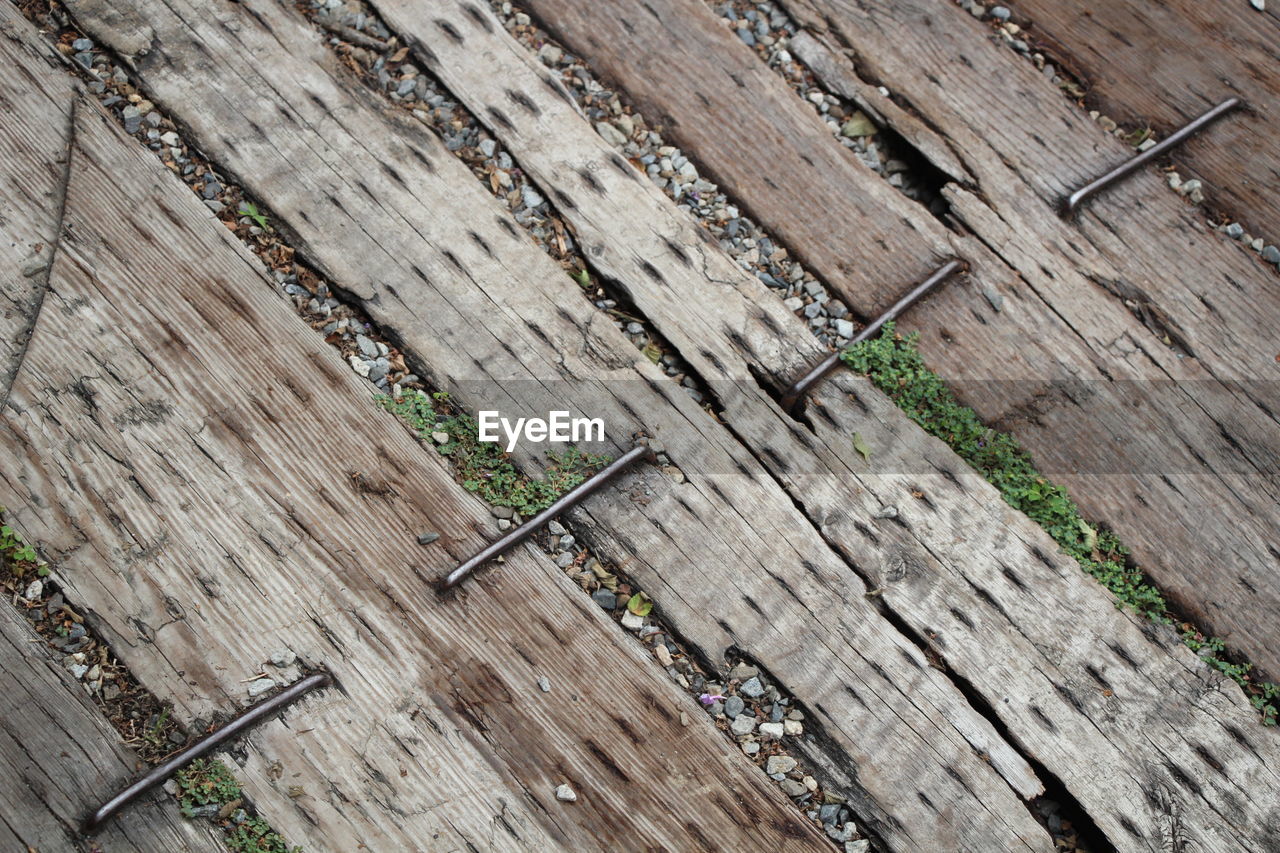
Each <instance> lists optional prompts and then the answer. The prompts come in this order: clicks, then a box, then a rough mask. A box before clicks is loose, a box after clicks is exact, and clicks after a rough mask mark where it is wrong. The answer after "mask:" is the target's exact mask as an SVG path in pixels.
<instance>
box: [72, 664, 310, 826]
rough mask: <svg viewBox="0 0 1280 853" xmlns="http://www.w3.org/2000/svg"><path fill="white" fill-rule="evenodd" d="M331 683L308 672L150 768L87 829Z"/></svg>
mask: <svg viewBox="0 0 1280 853" xmlns="http://www.w3.org/2000/svg"><path fill="white" fill-rule="evenodd" d="M328 683H329V673H327V672H317V673H315V674H314V675H308V676H307V677H306V678H302V679H299V680H297V681H295V682H294V683H293V684H290V685H289V686H288V687H286V688H285V689H284V690H282V691H280V692H279V693H277V694H276V695H275V696H272V697H271V698H270V699H267V700H265V701H263V702H259V703H258V704H257V705H254V706H253V707H251V708H249V709H248V710H247V711H245V712H244V713H243V714H241V715H240V716H238V717H236V718H235V719H234V720H232V721H231V722H229V723H227V724H226V725H225V726H223V727H221V728H220V729H218V730H217V731H214V732H210V733H209V734H207V735H205V736H204V737H202V738H200V740H198V741H196V742H195V743H193V744H192V745H191V746H189V747H187V748H186V749H184V750H182V752H179V753H178V754H177V755H175V756H173V757H172V758H168V759H166V760H165V761H163V762H162V763H160V764H157V765H156V766H155V767H153V768H151V770H150V771H148V772H147V775H145V776H143V777H142V778H141V779H139V780H138V781H137V782H134V783H133V784H132V785H130V786H129V787H127V788H125V789H124V790H123V791H121V792H120V793H118V794H116V795H115V796H114V797H112V798H111V799H109V800H107V801H106V802H105V803H103V804H102V806H100V807H99V808H98V810H97V811H95V812H94V813H93V814H92V815H90V816H89V818H88V819H87V820H85V822H84V831H85V832H86V833H88V834H93V833H95V832H97V831H98V830H99V829H101V828H102V825H103V824H104V823H106V821H107V820H108V819H110V818H111V817H112V816H113V815H115V814H116V813H117V812H119V811H120V810H121V809H123V808H124V807H125V806H127V805H129V803H131V802H132V801H133V800H135V799H137V798H138V797H140V796H141V795H142V794H144V793H146V792H147V791H149V790H151V789H152V788H154V787H155V786H157V785H162V784H164V782H165V781H166V780H168V778H169V777H170V776H172V775H173V774H175V773H177V772H178V771H179V770H181V769H182V768H183V767H184V766H185V765H187V764H189V763H190V762H192V761H195V760H196V759H197V758H201V757H203V756H205V755H208V754H209V753H210V752H213V751H214V750H215V749H217V748H218V747H219V746H221V745H222V744H223V743H226V742H227V741H229V740H231V739H232V738H235V737H239V736H240V735H241V734H243V733H245V732H246V731H248V730H249V729H251V728H253V727H254V726H256V725H257V724H258V723H260V722H262V721H263V720H265V719H266V718H267V717H270V716H271V715H273V714H275V713H276V712H277V711H281V710H283V709H284V708H285V707H287V706H289V705H292V704H293V703H294V702H297V701H298V700H299V699H301V698H302V696H303V695H304V694H306V693H309V692H310V691H312V690H315V689H316V688H317V687H321V686H323V685H326V684H328Z"/></svg>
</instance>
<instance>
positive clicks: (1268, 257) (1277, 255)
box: [1262, 246, 1280, 264]
mask: <svg viewBox="0 0 1280 853" xmlns="http://www.w3.org/2000/svg"><path fill="white" fill-rule="evenodd" d="M1262 259H1263V260H1264V261H1266V262H1267V263H1269V264H1280V249H1277V248H1276V247H1275V246H1267V247H1266V248H1264V249H1263V250H1262Z"/></svg>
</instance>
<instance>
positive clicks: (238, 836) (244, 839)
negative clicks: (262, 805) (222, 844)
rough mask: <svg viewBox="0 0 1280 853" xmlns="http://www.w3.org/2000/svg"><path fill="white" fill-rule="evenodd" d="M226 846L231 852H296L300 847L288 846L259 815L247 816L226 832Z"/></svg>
mask: <svg viewBox="0 0 1280 853" xmlns="http://www.w3.org/2000/svg"><path fill="white" fill-rule="evenodd" d="M226 841H227V848H228V849H230V850H232V851H233V853H296V851H299V850H301V849H302V848H301V847H290V846H289V845H288V844H287V843H286V842H285V840H284V838H283V837H282V836H281V835H280V833H278V832H276V831H275V830H274V829H272V828H271V825H270V824H268V823H267V822H266V821H265V820H263V819H262V818H260V817H247V818H245V819H244V821H243V822H242V823H240V824H237V825H236V826H235V828H234V829H232V830H231V831H230V832H229V833H228V834H227V838H226Z"/></svg>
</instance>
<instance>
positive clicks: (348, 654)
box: [0, 35, 826, 851]
mask: <svg viewBox="0 0 1280 853" xmlns="http://www.w3.org/2000/svg"><path fill="white" fill-rule="evenodd" d="M32 37H33V38H35V37H37V36H34V35H32ZM46 70H47V71H48V72H49V73H50V74H61V73H63V72H62V71H60V70H58V69H46ZM79 112H80V121H79V123H78V125H77V133H76V139H77V141H76V146H75V158H74V166H73V170H72V176H71V183H70V186H69V190H68V202H67V213H66V221H67V227H66V235H67V236H66V237H65V239H64V245H63V248H62V251H60V252H59V255H58V259H57V260H56V262H55V265H54V268H53V271H52V276H51V284H50V292H49V296H48V308H49V310H46V311H45V312H43V313H42V315H41V319H40V322H39V323H38V324H37V328H36V332H35V335H34V337H33V339H32V342H31V345H30V347H29V348H28V350H27V354H26V357H25V360H24V361H23V363H22V365H21V369H20V371H19V374H18V378H17V381H16V383H15V386H14V391H13V394H12V397H11V398H10V400H9V403H8V406H7V408H6V409H5V410H4V412H3V420H2V421H0V445H2V446H3V447H4V449H5V452H4V453H3V454H0V500H2V501H3V502H4V503H5V504H7V505H9V506H10V507H12V508H13V510H14V516H15V526H16V527H18V528H19V529H20V530H22V531H23V532H24V534H26V536H27V537H28V539H29V540H30V541H32V542H34V543H37V544H38V545H39V546H40V547H41V548H42V549H43V551H44V553H45V554H46V555H47V556H48V557H49V558H50V560H51V562H53V563H54V565H55V566H56V567H57V577H58V580H59V581H60V582H61V583H62V584H63V585H64V587H65V588H66V589H67V591H68V598H69V599H70V600H73V601H76V602H78V603H79V605H80V606H81V607H83V608H84V609H85V611H86V612H87V615H88V618H89V619H90V621H91V622H92V623H93V624H94V625H95V627H96V628H98V629H99V630H100V631H101V633H102V634H103V635H104V636H105V637H106V638H107V640H108V641H109V642H110V644H111V645H112V647H113V648H114V649H115V651H116V653H117V654H118V655H119V656H120V657H121V658H122V659H123V660H124V661H125V662H126V663H127V665H128V666H129V668H130V669H131V670H132V671H133V673H134V674H135V675H136V676H137V677H138V678H139V679H140V681H141V682H142V683H143V684H145V685H146V686H147V687H148V688H149V689H151V690H152V691H153V692H154V693H156V694H157V695H158V696H161V697H162V698H165V699H169V700H172V701H173V702H174V703H175V714H176V715H178V716H179V717H180V718H181V719H182V720H183V721H185V722H188V723H191V722H192V721H194V720H196V719H208V718H209V717H210V716H211V715H212V714H213V713H215V712H221V713H226V712H230V711H232V710H234V709H235V708H236V707H237V706H242V705H243V704H245V702H246V695H245V686H244V681H245V679H246V678H247V677H252V676H253V674H254V673H257V672H260V671H262V670H264V669H265V670H266V671H267V672H268V673H271V674H272V675H275V676H276V677H277V678H279V679H280V680H282V681H283V680H288V679H289V678H291V677H293V676H294V675H296V673H294V672H292V671H290V670H277V669H274V668H272V667H271V666H270V665H264V664H263V661H265V660H267V659H268V658H269V657H270V656H271V654H272V652H273V651H274V650H276V649H279V648H282V647H285V648H290V649H292V650H293V651H295V652H296V653H297V654H298V655H299V656H300V658H301V659H302V660H303V661H305V662H306V663H308V664H311V665H317V664H324V665H327V667H328V668H329V669H330V670H331V671H332V672H333V674H334V677H335V679H336V682H337V686H336V687H334V688H332V689H329V690H325V691H322V692H320V693H318V694H312V695H311V696H308V697H307V698H305V699H304V700H302V701H301V702H300V703H299V704H298V705H295V706H293V707H292V708H291V709H290V710H288V711H287V712H286V713H285V714H284V715H283V716H282V717H281V718H280V719H277V720H274V721H271V722H269V723H267V724H264V725H263V726H262V727H261V728H259V729H257V730H255V732H254V733H253V734H252V735H250V736H249V737H248V738H247V739H246V740H245V741H244V742H242V743H241V744H240V745H238V746H236V747H235V748H234V749H233V751H232V753H231V755H230V756H228V760H233V761H234V762H235V763H236V764H237V765H238V768H237V770H236V773H237V775H238V776H240V777H241V778H242V779H243V781H244V782H245V785H246V790H247V792H248V793H249V796H251V797H252V798H253V800H254V801H255V802H256V803H257V805H258V806H259V808H260V809H261V810H262V811H263V812H264V814H265V815H266V817H267V818H268V820H269V821H270V822H271V823H272V824H273V825H274V826H275V827H276V828H277V829H278V830H280V831H281V832H283V833H284V834H285V835H286V837H287V838H289V840H290V841H292V842H294V843H301V844H304V845H305V847H306V848H307V849H311V850H353V849H358V846H359V845H364V846H365V847H367V848H368V849H374V850H395V849H403V850H416V849H432V850H436V849H439V850H444V849H457V848H468V847H469V848H471V849H485V850H536V851H542V850H561V849H619V850H648V849H657V848H661V847H671V848H676V849H726V850H729V849H744V848H746V847H748V846H751V845H754V844H762V845H764V846H767V847H768V848H770V849H781V850H812V849H820V848H822V847H824V846H825V845H826V842H825V841H824V840H823V839H822V836H821V835H820V833H819V832H818V831H817V830H816V829H815V828H814V826H813V824H812V823H810V822H809V821H808V820H806V819H805V818H804V817H803V816H802V815H800V814H799V813H798V812H797V811H796V810H795V809H793V808H792V806H791V805H790V804H789V803H788V802H787V801H786V799H785V798H784V797H783V796H782V795H781V793H780V792H779V791H778V789H777V787H776V786H775V785H774V784H773V783H772V782H771V781H769V780H768V779H767V778H766V777H765V776H764V775H763V774H762V773H760V772H759V771H758V770H756V769H755V768H754V767H753V766H751V765H750V763H749V762H748V761H747V760H746V759H745V757H744V756H743V755H742V754H741V752H740V751H739V750H738V749H737V748H736V747H735V746H734V745H732V744H731V743H729V742H727V741H726V740H725V739H724V738H723V736H722V735H720V734H719V733H718V732H716V731H715V730H714V728H713V726H712V723H711V722H710V720H709V718H708V717H707V715H706V714H705V712H704V711H703V710H702V709H701V708H700V707H699V706H698V705H697V703H696V702H694V701H693V700H692V699H691V698H690V697H689V696H687V695H686V694H684V693H683V692H682V691H680V690H678V689H677V688H675V687H674V686H673V685H672V683H671V682H670V680H669V678H668V677H667V676H666V675H665V673H663V672H661V671H660V670H658V669H657V668H656V667H654V666H653V665H652V664H651V663H650V660H649V659H648V658H647V657H646V656H645V655H644V654H643V652H642V650H641V649H640V647H639V646H638V645H637V644H636V643H634V641H633V640H631V639H629V638H627V637H626V636H625V635H624V634H623V633H622V632H621V631H620V630H619V629H618V628H617V627H616V626H615V625H614V624H613V623H612V622H611V621H610V620H609V619H608V618H607V617H606V616H605V615H603V613H602V612H601V611H600V609H599V608H598V607H597V606H596V605H594V604H593V603H592V602H591V601H590V599H589V598H588V597H587V596H586V595H584V594H583V593H582V591H581V590H580V589H578V588H577V587H576V586H575V585H573V584H572V583H571V582H570V581H569V580H568V579H567V578H566V577H565V575H564V573H563V572H562V571H561V570H560V569H558V568H556V567H555V566H554V565H552V564H551V561H550V560H548V559H547V558H546V557H545V556H544V555H542V554H540V553H538V552H536V551H535V550H533V549H524V550H518V551H516V552H514V553H512V554H510V555H509V556H508V557H507V559H506V561H505V564H504V565H503V566H502V568H501V571H499V572H494V573H490V574H488V575H486V576H485V578H484V579H483V580H482V581H481V582H479V583H475V584H471V585H469V587H468V590H467V591H466V593H465V594H464V595H462V596H461V597H457V598H454V599H452V600H448V601H442V600H440V599H438V598H437V597H436V595H435V593H434V592H433V591H431V589H430V587H429V586H428V583H429V581H430V579H431V578H432V576H433V575H435V574H436V573H437V571H438V570H439V569H440V568H443V567H445V566H447V565H448V564H449V563H450V562H451V561H456V560H457V559H459V558H460V557H461V556H463V555H465V554H467V553H470V552H471V551H473V550H474V549H476V548H477V547H478V546H479V544H480V543H481V542H482V541H483V540H484V539H486V538H488V537H489V536H491V535H492V530H491V527H492V522H493V519H492V517H491V516H490V514H489V513H488V510H487V507H485V506H484V505H482V504H481V503H480V502H479V501H478V500H476V499H474V498H473V497H471V496H470V495H469V494H467V493H466V492H464V491H463V490H462V489H461V487H460V486H457V485H456V484H455V483H454V482H453V481H452V479H451V476H450V474H449V472H448V470H447V469H446V468H445V466H444V464H443V462H442V461H441V460H440V459H439V457H437V456H436V455H434V454H431V453H428V452H425V451H423V450H422V449H421V448H420V447H419V446H418V445H417V444H416V442H415V441H414V440H413V439H412V437H411V436H410V435H409V434H408V433H407V432H406V431H405V430H404V429H403V427H402V426H401V425H400V424H399V423H398V422H397V421H396V419H395V418H394V417H393V416H391V415H390V414H388V413H386V412H383V411H381V410H380V409H379V408H378V407H377V406H375V405H374V404H373V402H372V401H371V400H370V399H369V390H368V386H367V385H366V384H364V383H363V382H362V381H361V380H359V379H358V378H356V377H355V376H354V374H353V373H352V372H351V370H350V369H349V368H348V367H347V366H346V365H344V364H343V363H342V362H341V360H340V359H339V358H338V356H337V355H336V354H334V353H333V352H332V351H331V350H330V349H329V348H328V347H327V345H325V344H324V342H323V341H322V340H321V339H320V338H319V336H317V335H315V334H314V333H313V332H312V331H311V330H310V329H308V328H307V327H306V326H305V325H304V324H302V323H300V322H299V321H298V320H297V318H296V317H295V316H294V315H293V311H292V308H291V307H290V306H289V305H288V304H287V303H286V302H285V301H284V300H283V299H281V298H280V296H279V295H278V293H277V292H276V289H275V287H274V286H273V285H272V283H271V282H270V281H269V279H268V278H267V277H266V275H265V274H264V271H263V270H262V269H261V266H260V264H259V262H258V261H257V260H256V259H255V258H253V257H252V256H250V255H248V253H247V252H246V251H245V250H244V249H242V248H241V247H240V246H239V245H238V244H237V243H236V242H235V240H234V238H232V237H231V236H230V235H229V234H228V232H227V231H226V229H225V228H224V227H223V226H222V225H221V224H219V223H218V222H217V221H216V220H215V219H213V217H212V216H211V215H210V214H209V212H208V210H207V208H205V207H204V206H203V205H202V204H201V203H200V201H199V199H197V198H196V197H195V196H193V195H192V194H191V193H190V192H189V190H187V189H186V188H185V187H183V186H182V185H181V184H180V183H179V182H177V181H176V180H175V179H173V178H172V176H170V175H169V174H168V173H167V172H166V171H165V170H164V168H163V167H162V166H161V165H160V164H159V162H158V161H156V160H155V159H154V158H153V157H152V155H151V154H150V153H149V152H147V151H145V150H143V149H142V148H140V147H139V146H138V145H137V144H136V143H135V142H134V141H133V140H131V139H128V138H127V137H125V136H123V134H122V133H120V131H119V130H118V129H117V128H116V127H115V126H114V125H113V124H112V123H111V122H110V120H109V119H107V118H106V117H105V116H104V115H103V114H102V113H101V112H100V111H99V110H98V109H97V108H96V106H94V104H93V102H92V101H90V100H86V101H84V102H83V103H82V106H81V109H80V111H79ZM268 353H269V354H270V355H269V356H266V357H264V355H263V354H268ZM424 530H435V531H438V532H440V533H441V535H442V538H441V540H440V541H439V543H438V544H436V545H433V546H431V547H430V548H428V549H424V548H423V547H422V546H419V545H418V544H417V543H416V541H415V536H416V534H418V533H420V532H422V531H424ZM542 677H545V678H547V679H548V681H549V683H550V685H551V690H550V692H544V691H542V690H541V689H539V687H538V679H539V678H542ZM63 769H64V770H65V768H63ZM659 780H660V783H659ZM561 783H568V784H570V785H571V786H572V787H573V788H574V789H575V791H576V792H577V795H578V800H577V802H575V803H572V804H567V803H563V802H560V801H558V800H557V798H556V797H555V794H554V790H555V787H556V786H557V785H559V784H561ZM143 849H146V848H143ZM152 849H175V848H174V847H160V848H152Z"/></svg>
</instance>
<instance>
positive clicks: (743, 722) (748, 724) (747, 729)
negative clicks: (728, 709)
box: [729, 714, 756, 736]
mask: <svg viewBox="0 0 1280 853" xmlns="http://www.w3.org/2000/svg"><path fill="white" fill-rule="evenodd" d="M755 730H756V718H755V717H754V716H752V715H751V714H739V715H738V716H737V717H735V718H734V720H733V722H731V723H730V724H729V731H731V732H733V733H734V734H735V735H739V736H741V735H749V734H751V733H752V732H753V731H755Z"/></svg>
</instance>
